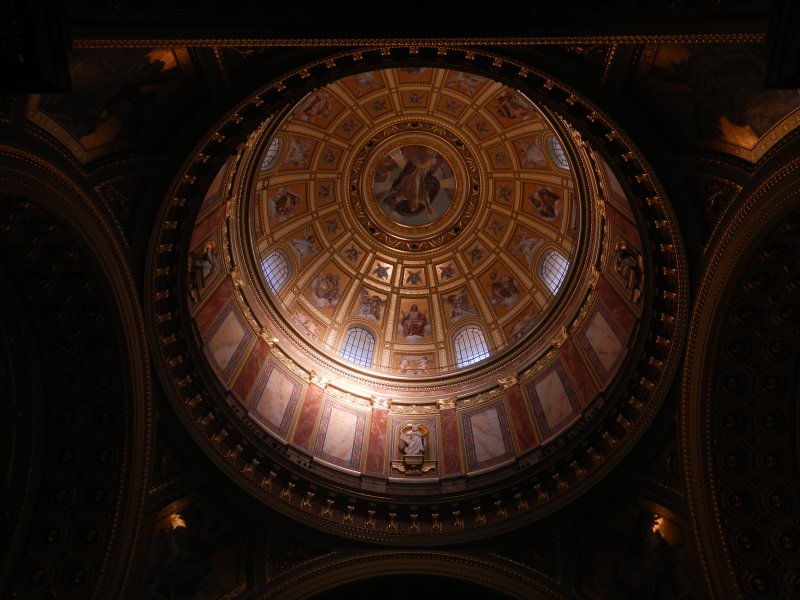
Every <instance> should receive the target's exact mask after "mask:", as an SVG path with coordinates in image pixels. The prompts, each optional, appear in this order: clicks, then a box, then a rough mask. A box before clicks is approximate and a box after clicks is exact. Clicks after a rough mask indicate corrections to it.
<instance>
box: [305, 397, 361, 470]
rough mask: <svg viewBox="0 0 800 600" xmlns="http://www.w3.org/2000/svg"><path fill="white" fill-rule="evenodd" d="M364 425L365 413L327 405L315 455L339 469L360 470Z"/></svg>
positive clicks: (330, 403)
mask: <svg viewBox="0 0 800 600" xmlns="http://www.w3.org/2000/svg"><path fill="white" fill-rule="evenodd" d="M365 424H366V415H365V413H363V412H361V411H356V410H353V409H351V408H350V407H346V406H343V405H339V404H336V403H334V402H330V401H329V402H327V403H326V404H325V407H324V408H323V410H322V418H321V419H320V424H319V430H318V431H317V438H316V442H315V443H314V454H315V455H316V456H318V457H320V458H322V459H323V460H326V461H328V462H331V463H333V464H335V465H339V466H340V467H346V468H348V469H358V468H359V467H360V462H361V450H362V445H363V442H364V428H365Z"/></svg>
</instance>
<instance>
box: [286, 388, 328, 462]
mask: <svg viewBox="0 0 800 600" xmlns="http://www.w3.org/2000/svg"><path fill="white" fill-rule="evenodd" d="M324 393H325V392H324V390H323V389H322V388H321V387H319V386H316V385H313V384H311V385H309V386H308V390H307V391H306V394H305V398H303V402H302V404H301V407H300V416H299V417H298V418H297V425H295V428H294V431H293V433H292V436H291V441H292V442H294V443H295V444H297V445H298V446H300V447H302V448H306V449H308V450H310V449H311V438H312V435H313V433H314V428H315V427H316V424H317V418H318V417H319V413H320V411H321V410H322V396H323V394H324Z"/></svg>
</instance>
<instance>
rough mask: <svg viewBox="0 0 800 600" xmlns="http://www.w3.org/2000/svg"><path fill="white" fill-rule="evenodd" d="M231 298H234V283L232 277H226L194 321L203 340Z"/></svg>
mask: <svg viewBox="0 0 800 600" xmlns="http://www.w3.org/2000/svg"><path fill="white" fill-rule="evenodd" d="M231 296H233V281H232V280H231V278H230V277H226V278H225V279H223V280H222V281H221V282H220V284H219V285H218V286H217V289H215V290H214V291H213V292H212V293H211V295H210V296H209V297H208V299H207V300H206V301H205V303H204V304H203V307H202V308H201V309H200V311H199V312H198V313H197V315H195V318H194V320H195V322H196V323H197V328H198V329H199V330H200V335H201V336H202V337H203V338H205V337H206V336H207V332H208V328H209V326H210V325H211V324H212V323H213V322H214V319H215V318H216V317H217V315H218V314H219V311H220V309H221V308H222V307H223V306H225V303H226V302H228V301H229V300H230V299H231Z"/></svg>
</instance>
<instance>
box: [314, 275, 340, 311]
mask: <svg viewBox="0 0 800 600" xmlns="http://www.w3.org/2000/svg"><path fill="white" fill-rule="evenodd" d="M339 298H340V292H339V276H338V275H335V274H333V273H325V274H322V273H318V274H317V275H315V276H314V279H313V280H312V281H311V301H312V302H313V303H314V305H315V306H316V307H317V308H336V306H337V305H338V304H339Z"/></svg>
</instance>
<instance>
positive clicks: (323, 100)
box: [300, 90, 331, 123]
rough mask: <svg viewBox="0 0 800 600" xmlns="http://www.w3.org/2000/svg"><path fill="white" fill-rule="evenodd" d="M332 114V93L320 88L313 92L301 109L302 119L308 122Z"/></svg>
mask: <svg viewBox="0 0 800 600" xmlns="http://www.w3.org/2000/svg"><path fill="white" fill-rule="evenodd" d="M330 114H331V95H330V94H329V93H328V92H326V91H324V90H320V91H319V92H317V93H316V94H311V96H309V97H308V99H307V100H306V101H305V103H304V104H303V107H302V108H301V109H300V120H301V121H304V122H306V123H309V122H312V121H314V119H316V118H317V117H321V118H323V119H324V118H325V117H329V116H330Z"/></svg>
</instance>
